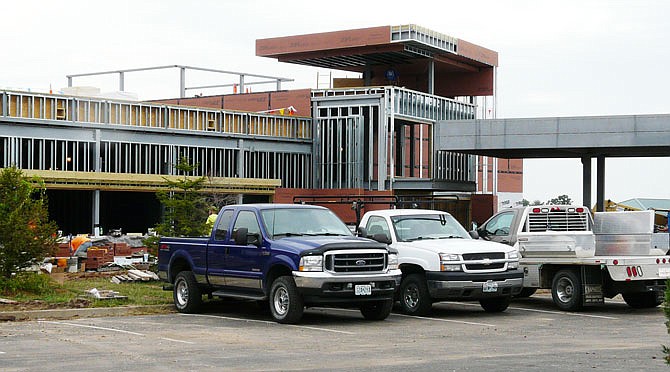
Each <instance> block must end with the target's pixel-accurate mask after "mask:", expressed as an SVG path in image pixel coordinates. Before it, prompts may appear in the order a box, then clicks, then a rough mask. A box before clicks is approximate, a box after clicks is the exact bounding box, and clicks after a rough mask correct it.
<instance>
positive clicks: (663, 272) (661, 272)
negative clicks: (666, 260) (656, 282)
mask: <svg viewBox="0 0 670 372" xmlns="http://www.w3.org/2000/svg"><path fill="white" fill-rule="evenodd" d="M658 276H659V277H661V278H670V268H668V267H659V268H658Z"/></svg>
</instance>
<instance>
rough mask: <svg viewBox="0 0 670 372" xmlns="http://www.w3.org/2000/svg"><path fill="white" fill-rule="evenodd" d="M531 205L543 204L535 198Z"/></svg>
mask: <svg viewBox="0 0 670 372" xmlns="http://www.w3.org/2000/svg"><path fill="white" fill-rule="evenodd" d="M530 205H542V202H541V201H539V200H533V202H532V203H530Z"/></svg>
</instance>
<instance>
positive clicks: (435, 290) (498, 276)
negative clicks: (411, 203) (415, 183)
mask: <svg viewBox="0 0 670 372" xmlns="http://www.w3.org/2000/svg"><path fill="white" fill-rule="evenodd" d="M359 235H363V236H367V237H369V238H372V239H375V240H377V241H379V242H383V243H387V244H389V245H390V246H391V247H392V248H395V249H396V250H397V251H398V263H399V266H400V270H401V271H402V282H401V284H400V291H399V292H398V293H397V296H398V297H399V300H400V305H401V309H402V311H403V312H404V313H406V314H412V315H421V314H425V313H427V312H429V311H430V309H431V307H432V305H433V303H434V302H437V301H442V300H459V301H460V300H469V301H479V303H480V304H481V306H482V307H483V308H484V310H485V311H487V312H501V311H504V310H505V309H507V306H508V305H509V302H510V299H511V297H512V296H513V295H516V294H518V293H519V292H520V291H521V288H522V281H523V272H522V271H521V270H519V268H518V267H519V255H518V251H517V250H516V249H512V248H510V247H509V246H506V245H504V244H497V243H491V242H484V241H481V240H475V239H473V238H472V237H471V236H470V235H469V234H468V232H467V231H466V230H465V229H464V228H463V227H462V226H461V225H460V224H459V223H458V221H456V219H454V218H453V217H452V216H451V215H450V214H449V213H446V212H442V211H434V210H422V209H390V210H377V211H369V212H367V213H365V215H364V216H363V218H362V219H361V222H360V224H359Z"/></svg>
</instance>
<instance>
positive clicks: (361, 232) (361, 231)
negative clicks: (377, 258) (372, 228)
mask: <svg viewBox="0 0 670 372" xmlns="http://www.w3.org/2000/svg"><path fill="white" fill-rule="evenodd" d="M356 233H357V234H358V236H360V237H364V238H365V237H367V236H368V230H367V229H366V228H365V227H363V226H359V227H358V229H356Z"/></svg>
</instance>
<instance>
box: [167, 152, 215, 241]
mask: <svg viewBox="0 0 670 372" xmlns="http://www.w3.org/2000/svg"><path fill="white" fill-rule="evenodd" d="M196 167H197V164H196V165H191V164H190V163H189V160H188V158H186V157H182V158H180V159H179V163H178V164H177V165H176V166H175V169H176V170H177V174H178V175H181V176H183V177H182V178H179V179H177V180H176V181H173V180H169V179H167V178H166V179H165V181H166V182H167V184H168V187H169V190H167V191H159V192H157V193H156V197H157V198H158V200H159V201H160V203H161V205H162V206H163V207H164V209H165V210H164V213H163V221H162V222H160V223H159V224H158V225H156V227H155V229H156V233H157V234H158V235H161V236H203V235H207V234H208V233H209V231H208V229H207V226H206V225H205V221H206V220H207V202H206V199H205V197H204V195H203V194H202V193H201V192H200V190H202V188H203V187H204V183H205V182H206V181H207V177H192V176H189V175H190V174H192V173H193V170H194V169H195V168H196Z"/></svg>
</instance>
